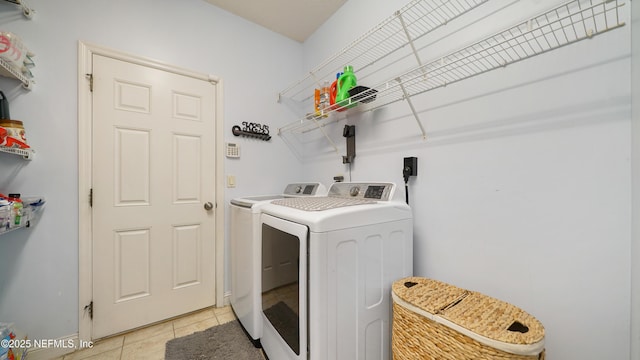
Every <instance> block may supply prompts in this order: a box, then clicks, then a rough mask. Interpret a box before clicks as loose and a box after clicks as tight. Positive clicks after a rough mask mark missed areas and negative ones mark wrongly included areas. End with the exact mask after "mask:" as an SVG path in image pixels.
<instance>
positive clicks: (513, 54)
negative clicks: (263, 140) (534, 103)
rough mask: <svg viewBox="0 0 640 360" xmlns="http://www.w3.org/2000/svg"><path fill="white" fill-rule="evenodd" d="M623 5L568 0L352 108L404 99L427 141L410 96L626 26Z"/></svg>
mask: <svg viewBox="0 0 640 360" xmlns="http://www.w3.org/2000/svg"><path fill="white" fill-rule="evenodd" d="M412 4H413V3H412ZM622 6H624V2H622V0H601V1H594V0H572V1H568V2H566V3H564V4H562V5H560V6H557V7H555V8H552V9H551V10H548V11H546V12H544V13H542V14H540V15H537V16H534V17H532V18H530V19H529V20H528V21H524V22H521V23H519V24H517V25H515V26H513V27H510V28H508V29H506V30H504V31H501V32H498V33H496V34H495V35H492V36H488V37H486V38H484V39H482V40H480V41H477V42H475V43H473V44H472V45H469V46H465V47H463V48H461V49H459V50H457V51H454V52H452V53H449V54H448V55H446V56H441V57H438V58H436V59H432V60H431V61H429V62H427V63H425V64H421V65H419V66H417V67H415V68H413V69H411V70H409V71H407V72H405V73H403V74H401V75H400V76H397V77H394V78H392V79H389V80H387V81H385V82H383V83H380V84H379V85H377V86H374V87H372V89H373V90H374V91H375V93H373V91H372V93H371V94H370V95H368V96H366V97H364V98H360V99H359V101H361V102H366V101H369V100H371V102H369V103H367V104H360V105H359V106H357V107H356V108H355V109H358V111H368V110H374V109H377V108H380V107H384V106H387V105H390V104H392V103H395V102H398V101H401V100H406V101H407V102H408V104H409V106H410V107H411V110H412V112H413V115H414V117H415V118H416V121H417V123H418V125H419V126H420V129H421V131H422V135H423V137H425V136H426V133H425V131H424V128H423V127H422V122H421V121H420V119H419V117H418V116H417V114H416V112H415V110H414V109H413V105H412V103H411V97H413V96H415V95H419V94H423V93H425V92H428V91H430V90H434V89H438V88H442V87H445V86H447V85H450V84H453V83H456V82H460V81H462V80H465V79H469V78H471V77H474V76H477V75H480V74H483V73H486V72H489V71H491V70H495V69H499V68H503V67H505V66H507V65H510V64H513V63H516V62H519V61H522V60H525V59H528V58H531V57H534V56H536V55H540V54H544V53H547V52H549V51H552V50H555V49H558V48H561V47H564V46H567V45H570V44H573V43H576V42H578V41H581V40H585V39H590V38H592V37H593V36H595V35H598V34H602V33H605V32H607V31H610V30H613V29H616V28H619V27H621V26H624V25H625V23H624V22H623V21H621V19H620V13H619V12H620V8H621V7H622ZM355 97H356V96H353V97H352V98H350V100H351V101H353V100H352V99H353V98H355ZM374 97H375V99H374ZM355 109H354V110H355ZM335 111H336V110H335V109H333V110H331V111H326V112H323V113H322V114H320V115H321V116H314V117H312V118H311V119H309V117H307V118H305V119H302V120H298V121H295V122H292V123H289V124H287V125H285V126H283V127H282V128H280V129H279V132H278V133H279V134H282V133H283V132H294V133H304V132H308V131H313V130H316V129H319V128H322V127H323V126H325V125H327V124H329V123H330V122H333V121H337V119H336V118H337V117H336V116H335V115H333V114H332V113H333V112H335ZM349 111H353V110H349ZM332 115H333V116H332ZM309 120H312V121H309ZM323 133H324V131H323Z"/></svg>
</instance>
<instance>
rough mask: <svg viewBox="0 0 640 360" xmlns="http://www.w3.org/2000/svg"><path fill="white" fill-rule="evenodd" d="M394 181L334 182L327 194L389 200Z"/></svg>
mask: <svg viewBox="0 0 640 360" xmlns="http://www.w3.org/2000/svg"><path fill="white" fill-rule="evenodd" d="M395 186H396V185H395V184H394V183H383V182H379V183H349V182H339V183H334V184H332V185H331V188H329V194H328V196H331V197H342V198H352V199H369V200H377V201H390V200H391V199H392V198H393V193H394V191H395Z"/></svg>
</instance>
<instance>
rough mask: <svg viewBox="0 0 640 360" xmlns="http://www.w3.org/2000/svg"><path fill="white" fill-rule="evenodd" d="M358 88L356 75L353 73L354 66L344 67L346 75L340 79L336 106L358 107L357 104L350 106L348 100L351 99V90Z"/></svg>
mask: <svg viewBox="0 0 640 360" xmlns="http://www.w3.org/2000/svg"><path fill="white" fill-rule="evenodd" d="M354 86H356V75H355V74H354V73H353V66H351V65H347V66H345V67H344V73H343V74H342V75H340V77H339V78H338V86H337V88H338V92H337V94H336V104H338V106H340V107H349V108H350V107H354V106H356V105H358V103H357V102H354V103H352V104H348V102H347V101H345V100H346V99H348V98H349V90H350V89H351V88H353V87H354ZM344 110H346V109H344V108H343V109H339V110H338V111H344Z"/></svg>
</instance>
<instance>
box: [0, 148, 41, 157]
mask: <svg viewBox="0 0 640 360" xmlns="http://www.w3.org/2000/svg"><path fill="white" fill-rule="evenodd" d="M0 152H3V153H7V154H14V155H20V156H22V158H23V159H25V160H33V157H34V156H35V154H36V152H35V151H34V150H33V149H19V148H12V147H6V146H0Z"/></svg>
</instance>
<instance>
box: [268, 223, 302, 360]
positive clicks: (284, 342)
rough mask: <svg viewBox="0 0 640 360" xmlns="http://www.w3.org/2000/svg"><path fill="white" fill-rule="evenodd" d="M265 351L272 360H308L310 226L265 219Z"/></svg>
mask: <svg viewBox="0 0 640 360" xmlns="http://www.w3.org/2000/svg"><path fill="white" fill-rule="evenodd" d="M261 228H262V290H261V291H262V319H263V334H262V339H261V343H262V347H263V349H264V351H265V352H266V353H267V356H269V358H270V359H283V360H285V359H287V360H289V359H290V360H298V359H307V341H308V340H307V339H308V337H307V334H308V327H307V279H308V277H307V274H308V267H307V266H308V258H307V239H308V229H307V227H306V226H304V225H301V224H297V223H293V222H290V221H286V220H283V219H280V218H276V217H273V216H270V215H267V214H262V215H261Z"/></svg>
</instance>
